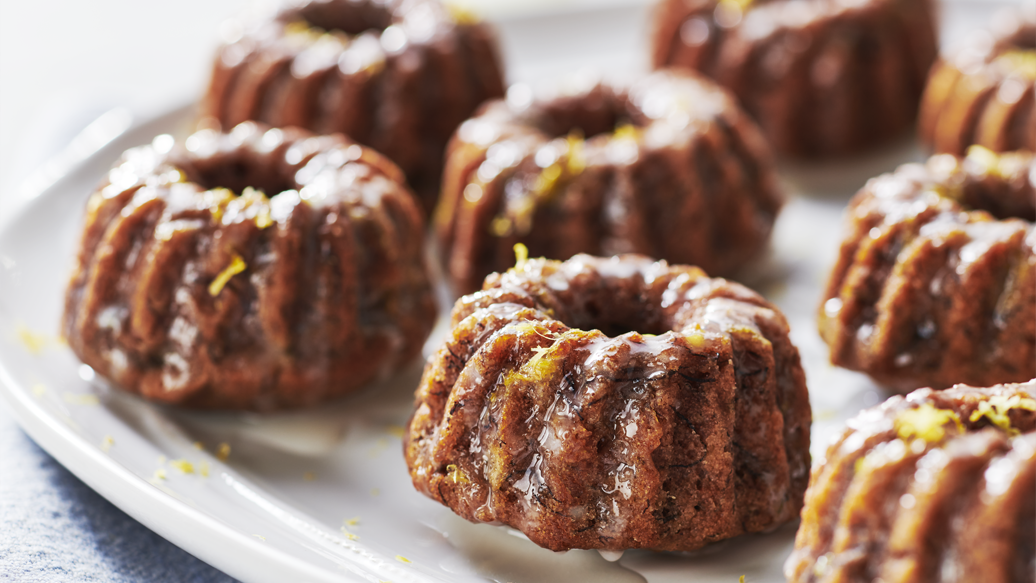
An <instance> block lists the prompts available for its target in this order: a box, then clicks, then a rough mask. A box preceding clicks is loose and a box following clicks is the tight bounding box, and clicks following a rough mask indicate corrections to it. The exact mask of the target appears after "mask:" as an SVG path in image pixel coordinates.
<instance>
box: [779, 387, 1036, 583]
mask: <svg viewBox="0 0 1036 583" xmlns="http://www.w3.org/2000/svg"><path fill="white" fill-rule="evenodd" d="M1034 397H1036V381H1030V382H1027V383H1025V384H1020V385H1000V386H995V387H992V388H988V389H978V388H973V387H969V386H966V385H957V386H956V387H954V388H952V389H949V390H946V391H933V390H932V389H921V390H918V391H914V392H913V393H911V394H909V395H907V396H906V397H905V398H904V397H900V396H897V397H893V398H891V399H889V400H888V401H886V402H885V403H884V404H883V405H880V406H878V407H875V408H873V409H869V410H867V411H864V412H863V413H860V414H859V415H858V416H856V417H855V418H854V419H852V420H850V421H849V422H848V427H847V428H846V429H845V431H844V432H842V434H841V435H840V436H839V437H838V439H837V440H836V441H835V442H834V443H832V444H831V446H830V447H829V448H828V450H827V455H826V456H825V458H824V459H822V460H820V461H819V463H818V464H816V465H815V466H814V469H813V475H812V477H811V478H810V485H809V491H808V492H807V493H806V506H805V508H804V509H803V511H802V524H801V526H800V527H799V532H798V535H797V537H796V540H795V551H794V552H793V553H792V555H791V557H790V558H789V559H788V561H787V563H786V564H785V574H786V575H787V577H788V581H789V582H791V583H812V582H817V583H821V582H834V581H839V582H842V583H872V582H875V581H884V582H885V583H929V582H934V581H942V582H946V583H951V582H958V581H959V582H962V583H963V582H977V581H982V582H983V583H1023V582H1026V581H1033V580H1034V573H1036V570H1034V567H1036V399H1034Z"/></svg>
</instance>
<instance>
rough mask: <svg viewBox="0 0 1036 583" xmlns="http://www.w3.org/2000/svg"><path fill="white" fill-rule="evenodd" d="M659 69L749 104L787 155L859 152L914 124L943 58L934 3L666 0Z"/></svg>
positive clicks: (659, 20) (659, 14)
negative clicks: (684, 73) (686, 72)
mask: <svg viewBox="0 0 1036 583" xmlns="http://www.w3.org/2000/svg"><path fill="white" fill-rule="evenodd" d="M653 38H654V41H653V42H654V48H653V60H654V64H655V66H656V67H660V66H671V67H672V66H676V67H688V68H691V69H696V70H698V71H701V72H703V73H705V74H706V75H708V76H709V77H712V78H713V79H715V80H716V81H718V82H719V83H720V84H721V85H723V86H725V87H727V88H729V89H730V90H731V91H733V92H734V94H735V95H737V97H738V99H740V100H741V103H742V105H744V107H745V109H747V110H748V113H750V114H751V115H752V116H753V117H754V118H755V119H756V120H758V122H759V125H760V126H761V127H762V129H763V133H765V134H766V136H767V137H768V138H769V140H770V143H771V144H773V147H774V150H776V151H777V152H778V153H780V154H784V155H790V156H796V157H825V156H834V155H842V154H851V153H854V152H857V151H859V150H862V149H865V148H868V147H870V146H873V145H876V144H879V143H881V142H884V141H887V140H889V139H891V138H893V137H895V136H897V135H899V134H902V133H903V132H905V131H906V130H907V129H909V128H910V126H911V125H912V124H913V121H914V118H915V116H916V114H917V106H918V100H919V98H920V97H921V91H922V90H923V88H924V82H925V78H926V76H927V74H928V68H929V66H931V64H932V62H933V61H934V60H935V58H936V54H937V43H936V32H935V20H934V17H933V14H932V7H931V2H930V1H929V0H862V1H858V2H845V1H839V0H805V1H803V0H755V1H754V2H753V1H752V0H719V1H717V0H661V1H660V2H659V4H658V8H657V9H656V13H655V31H654V37H653Z"/></svg>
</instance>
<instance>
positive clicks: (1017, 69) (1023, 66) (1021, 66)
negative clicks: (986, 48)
mask: <svg viewBox="0 0 1036 583" xmlns="http://www.w3.org/2000/svg"><path fill="white" fill-rule="evenodd" d="M995 62H997V63H1003V64H1004V65H1006V66H1007V68H1008V69H1010V70H1011V72H1013V73H1018V74H1019V75H1021V76H1022V77H1026V78H1028V79H1036V51H1034V50H1024V49H1021V50H1013V51H1004V52H1003V53H1001V54H1000V56H999V57H997V58H996V59H995Z"/></svg>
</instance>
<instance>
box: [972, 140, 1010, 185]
mask: <svg viewBox="0 0 1036 583" xmlns="http://www.w3.org/2000/svg"><path fill="white" fill-rule="evenodd" d="M967 158H968V160H971V161H972V162H975V163H977V164H978V165H979V166H981V167H982V170H983V172H984V173H986V174H989V175H991V176H998V177H1001V178H1003V174H1004V173H1003V172H1002V171H1001V169H1000V155H999V154H997V153H996V152H994V151H992V150H990V149H989V148H986V147H984V146H978V145H976V146H971V147H970V148H968V154H967Z"/></svg>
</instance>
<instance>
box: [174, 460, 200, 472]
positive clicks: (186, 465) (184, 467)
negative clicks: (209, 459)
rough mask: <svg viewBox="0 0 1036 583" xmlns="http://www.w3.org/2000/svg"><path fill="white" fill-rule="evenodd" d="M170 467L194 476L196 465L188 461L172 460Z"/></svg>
mask: <svg viewBox="0 0 1036 583" xmlns="http://www.w3.org/2000/svg"><path fill="white" fill-rule="evenodd" d="M169 465H170V466H172V467H174V468H176V469H178V470H180V471H181V472H183V473H185V474H193V473H194V464H192V463H191V462H189V461H187V460H170V461H169Z"/></svg>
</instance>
